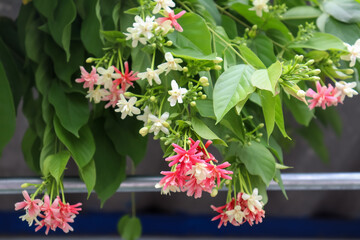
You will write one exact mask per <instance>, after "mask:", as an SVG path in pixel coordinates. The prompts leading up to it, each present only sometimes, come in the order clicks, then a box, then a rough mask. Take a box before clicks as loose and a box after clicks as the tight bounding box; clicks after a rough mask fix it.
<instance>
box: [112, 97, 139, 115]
mask: <svg viewBox="0 0 360 240" xmlns="http://www.w3.org/2000/svg"><path fill="white" fill-rule="evenodd" d="M136 101H137V98H136V97H131V98H130V99H129V101H126V99H125V97H124V94H121V95H120V100H119V101H118V102H117V104H116V105H117V106H118V107H119V108H117V109H115V112H121V119H124V118H126V116H127V115H129V116H133V114H140V109H139V108H137V107H135V106H134V105H135V103H136Z"/></svg>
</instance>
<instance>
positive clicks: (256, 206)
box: [211, 188, 265, 228]
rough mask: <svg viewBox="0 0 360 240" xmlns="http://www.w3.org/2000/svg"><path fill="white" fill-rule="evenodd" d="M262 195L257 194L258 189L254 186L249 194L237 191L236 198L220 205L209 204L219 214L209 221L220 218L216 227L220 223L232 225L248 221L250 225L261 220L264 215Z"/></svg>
mask: <svg viewBox="0 0 360 240" xmlns="http://www.w3.org/2000/svg"><path fill="white" fill-rule="evenodd" d="M261 200H262V196H261V195H258V189H257V188H255V189H254V190H253V192H252V194H251V195H249V194H247V193H242V192H240V193H238V194H237V196H236V199H234V198H232V199H231V201H229V202H228V203H227V204H225V205H224V206H221V207H215V206H213V205H212V206H211V208H212V209H213V210H214V211H215V212H218V213H219V215H217V216H216V217H214V218H212V219H211V221H215V220H218V219H220V223H219V225H218V228H220V227H221V226H222V225H224V226H226V225H227V223H228V222H229V223H231V224H232V225H234V226H240V225H241V224H243V223H245V222H248V223H249V224H250V226H252V225H254V222H255V224H258V223H261V222H262V219H263V218H264V217H265V211H264V209H263V206H264V204H263V203H262V202H260V201H261Z"/></svg>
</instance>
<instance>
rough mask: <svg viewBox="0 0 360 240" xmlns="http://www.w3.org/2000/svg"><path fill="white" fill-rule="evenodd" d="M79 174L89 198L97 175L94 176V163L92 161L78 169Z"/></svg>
mask: <svg viewBox="0 0 360 240" xmlns="http://www.w3.org/2000/svg"><path fill="white" fill-rule="evenodd" d="M79 174H80V177H81V179H82V180H83V181H84V183H85V185H86V189H87V190H88V197H89V196H90V194H91V192H92V190H93V189H94V187H95V183H96V179H97V175H96V167H95V162H94V160H93V159H92V160H91V161H90V162H89V163H88V164H86V165H85V166H84V167H82V168H79Z"/></svg>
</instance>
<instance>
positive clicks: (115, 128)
mask: <svg viewBox="0 0 360 240" xmlns="http://www.w3.org/2000/svg"><path fill="white" fill-rule="evenodd" d="M141 127H143V122H140V121H136V120H135V119H131V118H130V117H128V118H126V119H120V114H117V115H116V116H115V117H114V116H110V115H109V116H108V117H107V118H106V121H105V132H106V133H107V135H108V136H109V138H110V139H111V140H112V142H113V143H114V145H115V149H116V151H117V152H118V154H120V155H122V156H125V155H127V156H129V157H130V158H131V159H132V161H133V162H134V164H135V165H137V164H139V163H140V162H141V161H142V160H143V159H144V156H145V153H146V145H147V138H146V137H142V136H141V135H140V134H139V129H140V128H141Z"/></svg>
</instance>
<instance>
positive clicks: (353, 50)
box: [341, 39, 360, 67]
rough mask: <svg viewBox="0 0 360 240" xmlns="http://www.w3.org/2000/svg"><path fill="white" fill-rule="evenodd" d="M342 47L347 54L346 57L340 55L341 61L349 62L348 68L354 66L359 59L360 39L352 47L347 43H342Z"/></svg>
mask: <svg viewBox="0 0 360 240" xmlns="http://www.w3.org/2000/svg"><path fill="white" fill-rule="evenodd" d="M344 45H345V46H346V47H347V50H348V52H349V54H348V55H342V56H341V59H342V60H345V61H350V65H349V66H350V67H353V66H355V63H356V59H357V58H359V59H360V39H358V40H357V41H356V42H355V44H354V45H352V46H351V45H350V44H348V43H344Z"/></svg>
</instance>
